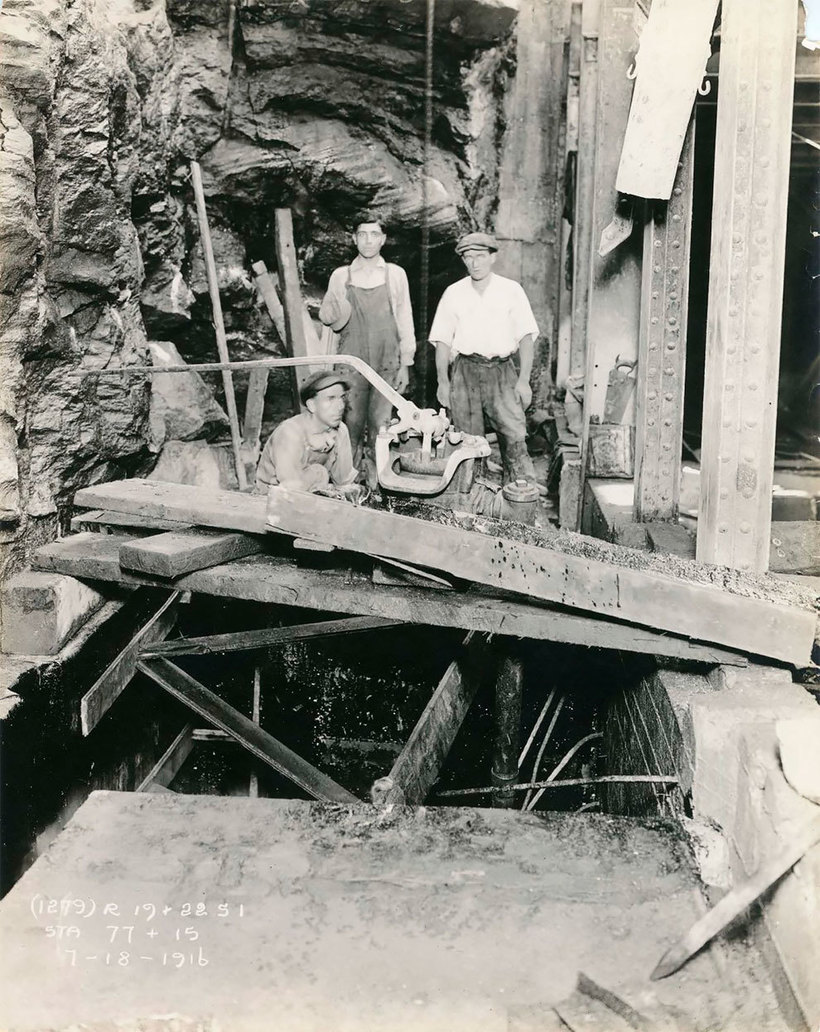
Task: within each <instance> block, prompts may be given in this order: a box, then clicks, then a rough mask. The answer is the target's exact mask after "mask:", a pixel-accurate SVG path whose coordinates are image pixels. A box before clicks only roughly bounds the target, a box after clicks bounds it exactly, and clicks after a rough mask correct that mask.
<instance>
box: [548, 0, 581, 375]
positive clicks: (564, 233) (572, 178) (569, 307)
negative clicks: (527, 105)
mask: <svg viewBox="0 0 820 1032" xmlns="http://www.w3.org/2000/svg"><path fill="white" fill-rule="evenodd" d="M581 6H582V0H572V7H571V11H570V24H569V58H568V61H567V124H566V131H565V146H564V158H565V166H564V176H563V182H564V206H565V209H566V205H567V203H571V204H572V205H573V206H574V203H575V197H576V195H577V190H578V171H579V170H578V134H579V124H578V123H579V116H580V89H581V60H582V50H583V47H582V43H583V38H582V34H581V30H582V20H581ZM570 188H572V190H573V193H572V194H570V192H569V191H570ZM577 229H578V226H577V222H576V213H575V210H574V207H573V209H572V211H571V212H570V213H569V215H568V214H567V212H566V210H565V212H564V218H563V219H562V220H561V261H560V268H559V269H558V270H557V274H558V322H557V332H556V339H557V342H558V346H557V355H556V359H555V384H556V386H557V387H565V386H566V382H567V377H568V376H569V372H570V363H571V360H572V358H571V356H572V322H573V307H574V305H573V293H572V290H573V287H572V283H571V282H570V283H567V262H568V260H569V256H570V254H571V249H573V250H574V248H575V247H576V246H577V242H578V241H577Z"/></svg>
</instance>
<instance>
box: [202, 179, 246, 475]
mask: <svg viewBox="0 0 820 1032" xmlns="http://www.w3.org/2000/svg"><path fill="white" fill-rule="evenodd" d="M191 183H192V185H193V188H194V199H195V201H196V215H197V221H198V222H199V237H200V242H201V243H202V254H203V257H204V259H205V272H206V275H207V277H208V293H209V294H210V295H211V308H212V311H213V318H214V335H215V336H216V347H217V350H218V352H219V360H220V362H227V361H229V358H228V338H227V337H226V335H225V323H224V321H223V319H222V303H221V301H220V300H219V280H218V279H217V275H216V261H215V260H214V250H213V246H212V244H211V231H210V228H209V226H208V213H207V211H206V210H205V191H204V190H203V188H202V172H201V171H200V168H199V163H198V162H196V161H192V162H191ZM222 384H223V386H224V388H225V410H226V411H227V413H228V422H229V423H230V427H231V447H232V449H233V459H234V465H235V467H236V479H237V483H238V484H239V490H240V491H244V490H245V488H246V487H247V486H248V482H247V478H246V476H245V463H244V461H243V459H242V456H241V455H240V444H241V441H240V439H239V417H238V416H237V414H236V395H235V394H234V389H233V373H231V371H230V370H228V369H224V370H223V371H222Z"/></svg>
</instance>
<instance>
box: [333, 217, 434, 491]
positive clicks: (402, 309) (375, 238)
mask: <svg viewBox="0 0 820 1032" xmlns="http://www.w3.org/2000/svg"><path fill="white" fill-rule="evenodd" d="M386 240H387V236H386V234H385V232H384V227H383V225H382V223H381V222H380V221H379V219H378V218H377V217H376V216H374V215H372V214H367V215H364V216H362V218H361V219H360V221H359V222H358V223H357V225H356V227H355V232H354V233H353V243H354V244H355V245H356V250H357V251H358V255H357V256H356V257H355V258H354V259H353V261H352V262H351V263H350V265H343V266H341V267H340V268H338V269H334V271H333V273H332V275H331V277H330V282H329V283H328V288H327V293H326V294H325V297H324V299H323V301H322V305H321V308H320V309H319V318H320V319H321V321H322V322H323V323H324V324H325V326H327V327H329V329H330V330H331V331H332V332H333V335H334V340H333V343H332V344H331V346H330V349H329V350H331V351H335V352H336V353H338V354H345V355H356V356H357V357H358V358H361V359H362V360H363V361H365V362H367V364H368V365H369V366H371V367H372V368H373V369H375V371H376V372H377V373H378V374H379V375H380V376H382V377H384V379H385V380H387V382H388V383H389V384H390V385H391V386H392V387H395V389H396V390H397V391H398V392H399V393H400V394H403V393H404V391H406V390H407V385H408V383H409V380H410V367H411V366H412V364H413V358H414V356H415V353H416V337H415V332H414V329H413V311H412V309H411V307H410V289H409V286H408V283H407V274H406V273H405V271H404V269H402V268H401V266H399V265H394V264H392V263H391V262H386V261H385V260H384V258H382V256H381V249H382V247H383V246H384V243H385V241H386ZM347 378H348V380H349V382H350V391H349V394H348V400H347V414H346V416H345V423H346V424H347V428H348V431H349V433H350V443H351V446H352V449H353V464H354V466H357V467H359V468H360V469H361V468H363V469H364V470H365V472H366V478H367V482H368V484H369V485H370V486H371V487H376V483H377V481H376V467H375V461H374V455H373V449H374V445H375V441H376V435H377V434H378V432H379V429H380V427H382V426H384V425H386V424H388V423H389V422H390V416H391V412H392V409H391V405H390V402H389V401H388V400H387V399H386V398H385V397H383V395H381V394H380V393H379V392H378V391H377V390H376V389H375V388H374V387H371V385H370V384H369V383H368V382H367V380H365V378H364V377H363V376H362V375H361V374H360V373H358V372H355V371H353V370H351V371H350V372H349V374H347Z"/></svg>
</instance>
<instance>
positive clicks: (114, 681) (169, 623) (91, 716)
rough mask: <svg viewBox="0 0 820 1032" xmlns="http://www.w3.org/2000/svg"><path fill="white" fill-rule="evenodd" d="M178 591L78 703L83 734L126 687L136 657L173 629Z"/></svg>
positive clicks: (88, 731)
mask: <svg viewBox="0 0 820 1032" xmlns="http://www.w3.org/2000/svg"><path fill="white" fill-rule="evenodd" d="M180 595H181V592H179V591H174V592H172V593H171V594H170V595H169V596H168V598H167V599H166V600H165V601H164V602H163V603H162V605H161V606H160V608H159V609H158V610H157V611H156V613H154V615H153V616H152V617H151V619H150V620H149V621H148V622H147V623H146V624H145V625H144V626H143V627H142V628H141V629H140V630H139V631H138V632H137V633H136V634H135V635H134V637H133V638H132V639H131V641H130V642H129V644H128V645H127V646H126V647H125V648H124V649H123V650H122V652H120V654H119V655H118V656H117V658H116V659H115V660H114V661H113V662H112V663H110V664H109V665H108V666H107V667H106V668H105V670H104V671H103V672H102V674H100V676H99V677H98V678H97V680H96V681H95V682H94V684H93V685H92V686H91V687H90V688H89V689H88V691H87V692H86V693H85V695H84V696H83V697H82V699H81V700H80V723H81V725H82V732H83V734H84V735H87V734H90V733H91V731H93V730H94V728H95V727H96V726H97V724H99V722H100V720H102V718H103V716H104V715H105V714H106V713H107V712H108V710H109V709H110V708H111V706H113V704H114V703H115V702H116V700H117V699H118V698H119V696H120V694H121V693H122V691H123V689H124V688H125V687H126V686H127V685H128V684H130V682H131V678H132V677H133V676H134V674H135V672H136V669H137V660H138V658H139V654H140V652H141V651H142V649H144V648H145V647H146V646H147V645H150V644H152V643H153V642H157V641H162V639H163V638H165V637H166V636H167V635H168V634H170V632H171V630H172V629H173V627H174V624H175V623H176V619H177V603H178V601H179V598H180Z"/></svg>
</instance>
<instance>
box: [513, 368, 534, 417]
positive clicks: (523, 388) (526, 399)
mask: <svg viewBox="0 0 820 1032" xmlns="http://www.w3.org/2000/svg"><path fill="white" fill-rule="evenodd" d="M515 396H516V397H517V398H518V400H519V401H520V402H521V407H522V408H523V409H524V411H525V412H526V410H527V409H528V408H529V407H530V402H531V401H532V387H530V384H529V380H522V379H521V377H519V378H518V380H517V381H516V384H515Z"/></svg>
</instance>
